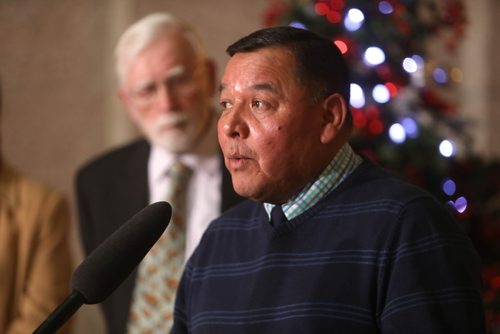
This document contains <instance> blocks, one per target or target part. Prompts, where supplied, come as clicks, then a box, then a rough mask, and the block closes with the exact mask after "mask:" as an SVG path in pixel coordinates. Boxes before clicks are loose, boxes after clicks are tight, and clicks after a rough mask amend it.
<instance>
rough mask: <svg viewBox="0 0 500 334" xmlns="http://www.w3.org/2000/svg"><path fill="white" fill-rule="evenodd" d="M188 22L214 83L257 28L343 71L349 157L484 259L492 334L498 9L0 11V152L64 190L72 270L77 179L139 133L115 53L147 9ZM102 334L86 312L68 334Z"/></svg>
mask: <svg viewBox="0 0 500 334" xmlns="http://www.w3.org/2000/svg"><path fill="white" fill-rule="evenodd" d="M162 10H165V11H170V12H172V13H175V14H176V15H179V16H180V17H182V18H184V19H186V20H188V21H189V22H191V24H192V25H194V26H195V27H196V28H197V29H198V30H199V32H200V34H201V35H202V37H203V38H204V40H205V42H206V45H207V48H208V50H209V53H210V54H211V55H212V56H213V58H214V59H215V61H216V63H217V64H218V72H219V74H221V72H222V69H223V66H224V64H225V62H226V61H227V56H226V55H225V52H224V50H225V48H226V47H227V46H228V45H229V44H230V43H231V42H234V41H235V40H236V39H238V38H240V37H242V36H243V35H246V34H248V33H250V32H252V31H254V30H256V29H258V28H262V27H265V26H269V25H278V24H294V25H297V26H305V27H307V28H308V29H312V30H315V31H317V32H320V33H323V34H325V35H328V36H330V37H331V38H332V41H334V42H335V43H336V44H337V45H338V46H339V47H340V48H341V49H342V50H343V51H344V52H345V55H346V57H347V58H348V60H349V61H350V62H351V64H352V66H353V69H354V71H353V86H352V87H351V92H352V95H353V97H352V99H351V106H352V110H353V113H354V119H355V125H356V132H355V135H354V138H353V140H354V143H355V145H356V148H357V149H358V150H359V151H361V152H363V153H364V154H365V155H366V156H368V157H370V158H371V159H373V160H375V161H378V162H379V163H381V164H382V165H385V166H387V167H388V168H391V169H393V170H394V171H395V172H397V173H400V174H402V175H404V176H405V177H407V178H409V179H410V180H412V181H413V182H415V183H417V184H419V185H421V186H423V187H424V188H426V189H428V190H429V191H430V192H432V193H433V194H434V195H435V196H436V197H437V198H438V199H439V200H441V201H442V202H443V203H447V204H448V205H449V207H450V210H451V211H452V212H453V213H454V214H455V215H456V216H457V219H458V221H459V223H460V224H462V225H463V227H464V229H465V230H466V231H467V232H468V233H469V235H470V236H471V238H472V239H473V241H474V242H475V244H476V246H477V248H478V251H479V252H480V254H481V256H482V258H483V261H484V273H483V274H484V279H485V305H486V306H487V321H488V327H489V331H490V333H500V293H498V291H499V289H500V268H499V265H498V261H500V225H499V224H500V221H499V216H500V209H499V207H500V197H499V183H500V180H499V169H498V160H499V159H500V145H499V144H500V132H499V131H498V130H497V127H498V126H499V125H500V112H499V111H498V109H499V108H500V79H499V78H500V63H499V62H498V61H497V59H498V56H500V34H495V29H496V28H495V20H496V19H497V15H498V14H499V13H500V2H499V1H498V0H476V1H474V2H472V1H466V0H463V1H459V0H414V1H410V0H405V1H404V0H387V1H382V0H371V1H367V0H365V1H361V0H357V1H356V0H316V1H314V0H295V1H293V0H252V1H246V0H185V1H174V0H140V1H139V0H108V1H102V0H85V1H84V0H73V1H65V0H52V1H43V2H41V1H36V0H0V74H1V77H2V86H3V91H4V92H3V93H4V94H3V99H4V110H3V121H2V141H1V142H2V150H3V152H4V154H5V156H6V158H7V159H8V160H9V161H10V162H12V164H13V165H14V166H16V167H17V168H18V169H19V170H21V171H22V172H24V173H26V174H28V175H30V176H33V177H36V178H38V179H40V180H42V181H44V182H45V183H47V184H49V185H51V186H53V187H55V188H57V189H59V190H60V191H62V192H63V193H64V194H65V195H66V196H67V197H68V198H69V199H70V201H71V203H72V209H73V221H72V235H71V240H72V245H73V251H74V258H75V263H76V264H78V263H79V262H80V261H81V260H82V255H81V254H82V253H81V249H80V247H81V246H80V243H79V240H78V231H77V229H76V221H75V217H76V212H75V207H74V204H73V195H74V194H73V192H74V188H73V178H74V175H75V171H76V169H77V168H78V167H79V166H80V165H82V164H83V163H84V162H86V161H87V160H88V159H90V158H92V157H94V156H95V155H96V154H98V153H101V152H103V151H105V150H107V149H109V148H112V147H114V146H116V145H119V144H122V143H124V142H126V141H128V140H129V139H131V138H133V137H135V136H136V135H137V132H136V130H135V129H134V128H133V126H132V125H131V123H129V121H128V119H127V115H126V112H125V110H124V109H123V108H122V107H121V105H120V104H119V101H118V99H117V97H116V81H115V76H114V63H113V48H114V45H115V43H116V41H117V39H118V36H119V35H120V34H121V32H122V31H123V30H124V29H125V28H126V27H127V26H128V25H129V24H130V23H132V22H133V21H135V20H137V19H138V18H140V17H142V16H144V15H146V14H149V13H151V12H155V11H162ZM89 332H93V333H95V334H100V333H104V328H103V325H102V319H101V318H100V314H99V312H98V309H97V307H96V306H84V307H82V309H80V310H79V311H78V313H77V314H76V326H75V330H74V333H75V334H77V333H89Z"/></svg>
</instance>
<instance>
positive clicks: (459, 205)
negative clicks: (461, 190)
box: [455, 196, 467, 213]
mask: <svg viewBox="0 0 500 334" xmlns="http://www.w3.org/2000/svg"><path fill="white" fill-rule="evenodd" d="M455 209H457V211H458V212H460V213H464V212H465V210H466V209H467V199H466V198H465V197H463V196H461V197H459V198H457V199H456V201H455Z"/></svg>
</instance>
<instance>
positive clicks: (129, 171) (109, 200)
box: [76, 140, 242, 334]
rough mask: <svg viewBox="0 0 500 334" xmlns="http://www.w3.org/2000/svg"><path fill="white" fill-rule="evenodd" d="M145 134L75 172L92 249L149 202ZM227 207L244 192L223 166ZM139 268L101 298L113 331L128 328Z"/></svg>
mask: <svg viewBox="0 0 500 334" xmlns="http://www.w3.org/2000/svg"><path fill="white" fill-rule="evenodd" d="M149 152H150V145H149V144H148V142H147V141H146V140H139V141H136V142H133V143H131V144H129V145H127V146H125V147H122V148H119V149H116V150H114V151H112V152H109V153H107V154H104V155H103V156H101V157H98V158H97V159H95V160H94V161H92V162H90V163H89V164H87V165H86V166H84V167H82V168H81V169H80V170H79V171H78V173H77V177H76V197H77V205H78V215H79V225H80V233H81V238H82V243H83V247H84V250H85V252H86V254H89V253H90V252H91V251H92V250H93V249H94V248H96V247H97V246H98V245H99V244H100V243H101V242H103V241H104V240H105V239H106V238H107V237H108V236H109V235H111V234H112V233H113V232H114V231H115V230H117V229H118V227H120V226H121V225H122V224H123V223H125V222H126V221H127V220H128V219H129V218H131V217H132V216H133V215H134V214H135V213H137V212H138V211H140V210H141V209H143V208H144V207H145V206H147V205H148V203H149V198H148V197H149V189H148V179H147V163H148V158H149ZM221 190H222V208H221V210H222V211H224V210H226V209H228V208H229V207H231V206H233V205H234V204H236V203H238V202H239V201H240V200H241V199H242V198H241V197H239V196H238V195H237V194H236V193H235V192H234V190H233V187H232V183H231V179H230V175H229V173H228V172H227V170H226V169H225V168H224V170H223V178H222V189H221ZM136 275H137V270H135V271H134V272H133V273H132V274H131V275H130V276H129V277H128V278H127V279H126V280H125V281H124V282H123V284H122V285H120V286H119V287H118V289H116V291H115V292H113V293H112V294H111V296H110V297H109V298H107V299H106V300H105V301H104V302H103V303H102V309H103V312H104V317H105V319H106V325H107V328H108V332H109V333H110V334H122V333H125V329H126V323H127V319H128V312H129V308H130V303H131V299H132V292H133V289H134V284H135V279H136Z"/></svg>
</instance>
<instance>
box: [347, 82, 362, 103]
mask: <svg viewBox="0 0 500 334" xmlns="http://www.w3.org/2000/svg"><path fill="white" fill-rule="evenodd" d="M349 103H350V104H351V106H353V107H354V108H359V109H361V108H363V107H364V106H365V93H364V92H363V89H362V88H361V86H360V85H358V84H354V83H353V84H351V99H350V101H349Z"/></svg>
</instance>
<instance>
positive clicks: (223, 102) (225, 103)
mask: <svg viewBox="0 0 500 334" xmlns="http://www.w3.org/2000/svg"><path fill="white" fill-rule="evenodd" d="M219 104H220V106H221V108H222V109H228V108H230V107H231V103H229V102H228V101H221V102H220V103H219Z"/></svg>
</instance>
